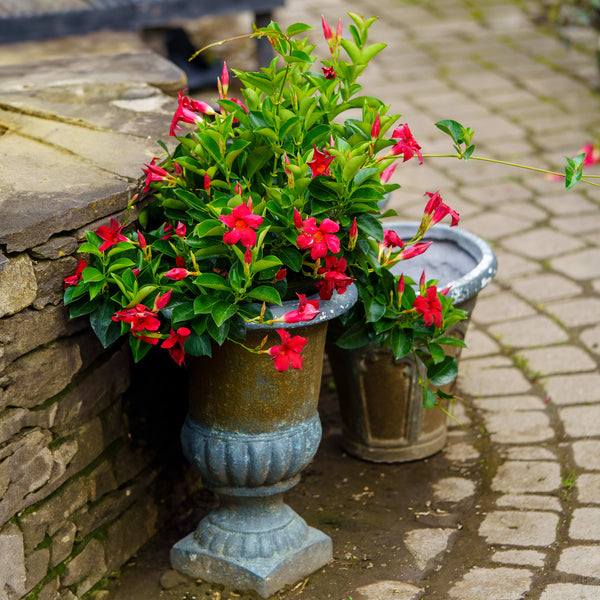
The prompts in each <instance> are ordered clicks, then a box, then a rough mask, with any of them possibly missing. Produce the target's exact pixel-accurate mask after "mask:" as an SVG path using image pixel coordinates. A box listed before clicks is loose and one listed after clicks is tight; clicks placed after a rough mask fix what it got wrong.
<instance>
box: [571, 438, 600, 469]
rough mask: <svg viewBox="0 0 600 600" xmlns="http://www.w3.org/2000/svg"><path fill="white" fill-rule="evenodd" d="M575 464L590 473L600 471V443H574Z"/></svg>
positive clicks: (588, 441) (595, 441) (587, 441)
mask: <svg viewBox="0 0 600 600" xmlns="http://www.w3.org/2000/svg"><path fill="white" fill-rule="evenodd" d="M573 455H574V457H575V464H576V465H577V466H578V467H581V468H582V469H586V470H588V471H600V441H598V440H580V441H578V442H573Z"/></svg>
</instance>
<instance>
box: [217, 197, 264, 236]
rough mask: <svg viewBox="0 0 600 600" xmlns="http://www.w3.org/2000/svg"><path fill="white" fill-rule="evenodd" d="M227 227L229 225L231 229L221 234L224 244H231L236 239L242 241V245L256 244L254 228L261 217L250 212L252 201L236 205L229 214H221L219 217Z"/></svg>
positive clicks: (260, 220) (261, 219) (259, 222)
mask: <svg viewBox="0 0 600 600" xmlns="http://www.w3.org/2000/svg"><path fill="white" fill-rule="evenodd" d="M219 219H221V221H223V223H225V225H227V227H231V231H227V232H226V233H225V234H224V235H223V241H224V242H225V243H226V244H229V245H233V244H235V243H236V242H238V241H241V242H242V246H245V247H246V248H250V247H251V246H254V244H256V231H255V229H256V228H257V227H258V226H259V225H260V224H261V223H262V222H263V218H262V217H261V216H259V215H254V214H252V201H251V200H249V201H248V204H247V205H246V204H240V206H236V207H235V208H234V209H233V211H232V212H231V214H230V215H221V216H220V217H219Z"/></svg>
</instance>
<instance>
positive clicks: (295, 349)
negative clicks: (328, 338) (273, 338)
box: [268, 329, 306, 372]
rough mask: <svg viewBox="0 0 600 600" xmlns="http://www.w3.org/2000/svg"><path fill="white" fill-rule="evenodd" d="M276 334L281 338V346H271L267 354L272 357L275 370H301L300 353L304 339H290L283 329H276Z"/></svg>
mask: <svg viewBox="0 0 600 600" xmlns="http://www.w3.org/2000/svg"><path fill="white" fill-rule="evenodd" d="M277 333H278V334H279V337H280V338H281V345H279V346H272V347H271V348H269V350H268V352H269V354H270V355H271V356H272V357H273V360H274V362H275V368H276V369H277V370H278V371H279V372H282V371H287V370H288V369H289V368H290V367H292V369H301V368H302V357H301V356H300V352H302V350H303V349H304V346H305V344H306V338H303V337H302V336H300V335H295V336H294V337H291V336H290V334H289V333H288V332H287V331H286V330H285V329H278V330H277Z"/></svg>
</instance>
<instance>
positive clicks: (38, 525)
mask: <svg viewBox="0 0 600 600" xmlns="http://www.w3.org/2000/svg"><path fill="white" fill-rule="evenodd" d="M88 495H89V483H88V481H87V480H86V479H85V478H84V477H80V478H78V479H75V480H74V481H72V482H69V483H67V484H65V485H64V486H62V487H61V489H60V490H58V491H57V492H56V493H55V494H54V495H53V496H52V497H50V498H48V499H47V500H45V501H44V502H41V503H39V504H38V505H37V506H35V507H34V508H32V509H30V510H28V511H26V512H25V513H23V514H22V515H21V516H20V517H19V523H20V525H21V529H22V531H23V538H24V542H25V551H26V552H29V551H31V550H32V549H33V548H35V547H36V546H37V545H38V544H39V543H40V542H41V541H42V540H43V539H44V537H45V535H46V533H48V534H50V535H54V534H57V532H58V531H60V530H62V529H63V528H64V527H65V521H66V520H67V519H68V518H69V517H70V516H71V515H72V514H73V513H74V512H75V511H76V510H77V509H79V508H81V507H82V506H83V505H84V504H86V503H87V501H88Z"/></svg>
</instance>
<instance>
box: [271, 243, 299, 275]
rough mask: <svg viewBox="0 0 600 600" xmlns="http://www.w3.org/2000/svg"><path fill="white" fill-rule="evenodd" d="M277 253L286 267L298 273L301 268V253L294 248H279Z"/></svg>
mask: <svg viewBox="0 0 600 600" xmlns="http://www.w3.org/2000/svg"><path fill="white" fill-rule="evenodd" d="M277 254H278V255H279V258H280V259H281V262H283V264H284V265H285V266H286V267H289V268H290V269H292V271H296V273H298V272H299V271H300V269H302V261H303V259H302V253H301V252H300V250H296V248H279V249H278V250H277Z"/></svg>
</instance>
